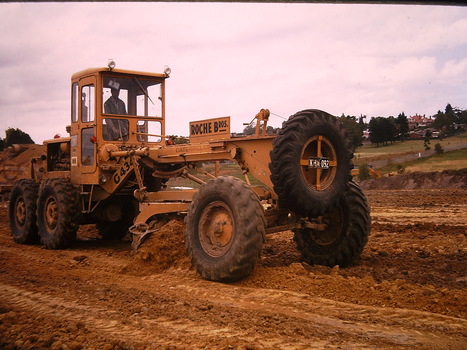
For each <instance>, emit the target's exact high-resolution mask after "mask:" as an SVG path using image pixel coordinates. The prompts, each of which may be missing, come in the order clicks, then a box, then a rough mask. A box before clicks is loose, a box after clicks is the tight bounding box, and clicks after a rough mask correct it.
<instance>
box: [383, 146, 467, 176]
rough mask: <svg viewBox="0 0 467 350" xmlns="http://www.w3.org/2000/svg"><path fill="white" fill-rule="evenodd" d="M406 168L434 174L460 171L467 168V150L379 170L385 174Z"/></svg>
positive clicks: (408, 170) (406, 170) (406, 169)
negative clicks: (444, 171) (445, 171)
mask: <svg viewBox="0 0 467 350" xmlns="http://www.w3.org/2000/svg"><path fill="white" fill-rule="evenodd" d="M398 166H400V167H403V168H405V172H406V173H408V172H415V171H422V172H432V171H443V170H459V169H463V168H467V149H465V148H464V149H461V150H457V151H451V152H445V153H443V154H439V155H438V154H435V155H433V156H430V157H426V158H420V159H416V160H412V161H409V162H405V163H401V164H397V165H395V164H391V165H388V166H385V167H383V168H379V169H378V170H379V171H381V172H382V173H383V174H387V173H390V172H391V171H396V170H397V167H398Z"/></svg>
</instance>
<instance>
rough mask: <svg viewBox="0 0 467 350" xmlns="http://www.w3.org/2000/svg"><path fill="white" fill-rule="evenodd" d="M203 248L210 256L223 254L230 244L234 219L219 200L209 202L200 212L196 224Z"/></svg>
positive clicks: (227, 207)
mask: <svg viewBox="0 0 467 350" xmlns="http://www.w3.org/2000/svg"><path fill="white" fill-rule="evenodd" d="M198 233H199V240H200V244H201V247H202V248H203V250H204V251H205V252H206V254H208V255H209V256H212V257H215V258H216V257H221V256H223V255H225V254H226V253H227V252H228V251H229V249H230V246H231V245H232V241H233V239H232V238H233V236H234V221H233V215H232V211H231V210H230V208H229V206H228V205H227V204H225V203H224V202H221V201H216V202H212V203H210V204H209V205H208V206H207V207H206V208H204V210H203V212H202V213H201V218H200V221H199V226H198Z"/></svg>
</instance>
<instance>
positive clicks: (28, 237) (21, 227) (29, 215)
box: [8, 179, 39, 244]
mask: <svg viewBox="0 0 467 350" xmlns="http://www.w3.org/2000/svg"><path fill="white" fill-rule="evenodd" d="M38 190H39V185H38V184H37V183H36V182H35V181H34V180H31V179H22V180H18V181H17V182H16V183H15V184H14V185H13V189H12V190H11V193H10V202H9V206H8V217H9V221H10V229H11V235H12V236H13V240H14V241H15V242H16V243H19V244H35V243H39V235H38V234H37V224H36V202H37V193H38Z"/></svg>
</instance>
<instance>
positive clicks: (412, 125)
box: [407, 114, 434, 130]
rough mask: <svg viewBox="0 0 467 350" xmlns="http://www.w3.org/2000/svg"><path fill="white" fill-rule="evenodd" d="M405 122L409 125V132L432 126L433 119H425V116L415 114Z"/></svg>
mask: <svg viewBox="0 0 467 350" xmlns="http://www.w3.org/2000/svg"><path fill="white" fill-rule="evenodd" d="M407 121H408V123H409V130H415V129H418V128H427V127H430V126H431V124H433V122H434V119H432V118H431V117H429V118H427V117H425V115H419V114H416V115H414V116H412V117H408V118H407Z"/></svg>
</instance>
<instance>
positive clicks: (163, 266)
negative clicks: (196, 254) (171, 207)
mask: <svg viewBox="0 0 467 350" xmlns="http://www.w3.org/2000/svg"><path fill="white" fill-rule="evenodd" d="M184 230H185V224H184V222H183V219H182V218H175V219H172V220H170V221H169V222H168V223H166V224H165V225H163V226H161V227H160V228H158V229H157V230H156V231H155V232H153V233H152V234H151V236H150V237H149V238H148V239H146V240H145V241H144V242H143V243H142V244H141V246H140V247H139V248H138V250H137V252H136V253H135V260H136V264H135V265H133V269H131V268H130V269H129V270H134V271H133V272H140V273H142V272H144V271H143V270H148V271H146V272H151V273H154V272H162V271H165V270H167V269H169V268H171V267H184V268H185V267H189V266H190V263H189V260H188V257H187V255H186V253H185V238H184ZM129 272H130V271H129Z"/></svg>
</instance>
